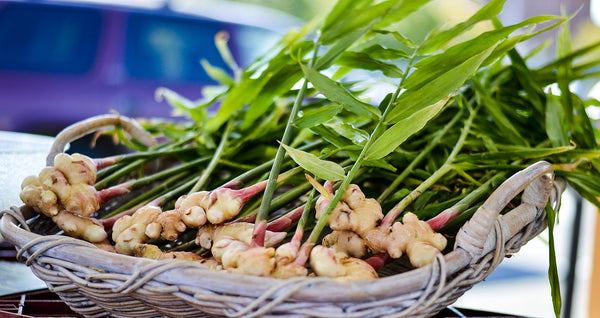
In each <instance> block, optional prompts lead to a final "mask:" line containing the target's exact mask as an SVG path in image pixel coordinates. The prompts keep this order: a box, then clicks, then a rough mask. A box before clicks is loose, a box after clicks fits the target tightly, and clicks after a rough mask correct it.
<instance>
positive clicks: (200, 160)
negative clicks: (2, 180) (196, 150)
mask: <svg viewBox="0 0 600 318" xmlns="http://www.w3.org/2000/svg"><path fill="white" fill-rule="evenodd" d="M207 160H208V157H203V158H198V159H195V160H192V161H189V162H186V163H184V164H180V165H177V166H175V167H172V168H169V169H166V170H163V171H161V172H157V173H155V174H152V175H149V176H147V177H143V178H140V179H137V180H133V181H131V188H132V189H137V188H139V187H142V186H145V185H148V184H150V183H152V182H155V181H158V180H160V179H162V178H165V177H169V176H171V175H173V174H176V173H179V172H182V171H187V170H189V169H190V168H192V167H194V166H197V165H199V164H201V163H204V162H206V161H207Z"/></svg>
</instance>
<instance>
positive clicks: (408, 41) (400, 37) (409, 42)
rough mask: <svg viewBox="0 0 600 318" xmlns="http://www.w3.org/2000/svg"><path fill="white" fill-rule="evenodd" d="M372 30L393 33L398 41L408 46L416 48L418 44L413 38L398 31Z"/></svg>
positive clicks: (379, 32) (380, 32)
mask: <svg viewBox="0 0 600 318" xmlns="http://www.w3.org/2000/svg"><path fill="white" fill-rule="evenodd" d="M372 32H374V33H378V34H390V35H392V36H393V37H394V38H395V39H396V40H397V41H398V42H400V43H402V44H404V45H406V46H408V47H412V48H416V47H417V46H418V45H417V44H416V43H415V42H413V41H412V40H411V39H409V38H407V37H405V36H404V35H402V34H400V32H398V31H389V30H373V31H372Z"/></svg>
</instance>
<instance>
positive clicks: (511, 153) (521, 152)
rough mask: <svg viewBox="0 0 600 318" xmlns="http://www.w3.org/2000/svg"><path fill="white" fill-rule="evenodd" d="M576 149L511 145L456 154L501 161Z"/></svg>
mask: <svg viewBox="0 0 600 318" xmlns="http://www.w3.org/2000/svg"><path fill="white" fill-rule="evenodd" d="M573 149H575V146H565V147H552V148H530V147H518V146H511V147H506V149H502V150H500V151H498V152H481V153H471V154H460V155H457V156H456V161H469V162H472V161H474V160H476V161H479V160H489V161H496V162H499V161H500V160H517V159H544V158H548V157H549V156H553V155H557V154H564V153H567V152H569V151H571V150H573Z"/></svg>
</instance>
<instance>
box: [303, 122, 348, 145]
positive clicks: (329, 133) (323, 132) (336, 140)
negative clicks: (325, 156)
mask: <svg viewBox="0 0 600 318" xmlns="http://www.w3.org/2000/svg"><path fill="white" fill-rule="evenodd" d="M310 130H311V131H312V132H313V133H315V134H316V135H319V136H321V138H323V139H325V140H326V141H327V142H329V143H330V144H332V145H334V146H335V147H336V148H346V147H349V146H352V143H351V142H350V141H349V140H348V139H346V138H343V137H340V135H338V134H337V133H336V132H335V131H333V129H330V128H328V127H325V126H323V125H319V126H315V127H312V128H310Z"/></svg>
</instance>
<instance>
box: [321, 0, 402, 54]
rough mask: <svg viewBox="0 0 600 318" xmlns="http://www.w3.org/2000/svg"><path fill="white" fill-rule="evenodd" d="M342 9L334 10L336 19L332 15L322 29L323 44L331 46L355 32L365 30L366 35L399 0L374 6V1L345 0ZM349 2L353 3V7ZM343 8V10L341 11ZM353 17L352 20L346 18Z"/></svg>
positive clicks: (390, 0)
mask: <svg viewBox="0 0 600 318" xmlns="http://www.w3.org/2000/svg"><path fill="white" fill-rule="evenodd" d="M341 2H342V5H341V6H340V8H337V7H338V6H337V5H336V7H335V8H334V12H335V17H338V18H337V19H335V20H334V18H333V16H332V15H330V16H328V17H327V20H326V23H325V25H324V26H323V28H322V29H321V38H320V39H321V41H322V43H323V44H331V43H332V42H333V41H335V40H337V39H339V38H341V37H343V36H344V35H346V34H348V33H351V32H354V31H355V30H358V29H364V33H366V32H367V31H368V29H370V27H371V26H372V25H373V24H375V23H376V22H377V21H379V20H380V19H381V18H382V17H384V16H386V14H387V13H388V12H389V11H390V9H392V8H393V7H394V6H395V5H396V4H398V2H400V1H399V0H387V1H382V2H379V3H375V4H372V1H368V2H369V3H367V2H366V1H364V0H358V1H353V0H350V1H348V0H343V1H341ZM348 2H350V3H352V4H351V5H350V4H348ZM342 7H343V9H341V8H342ZM340 15H343V17H340ZM348 16H352V19H347V18H344V17H348Z"/></svg>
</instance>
